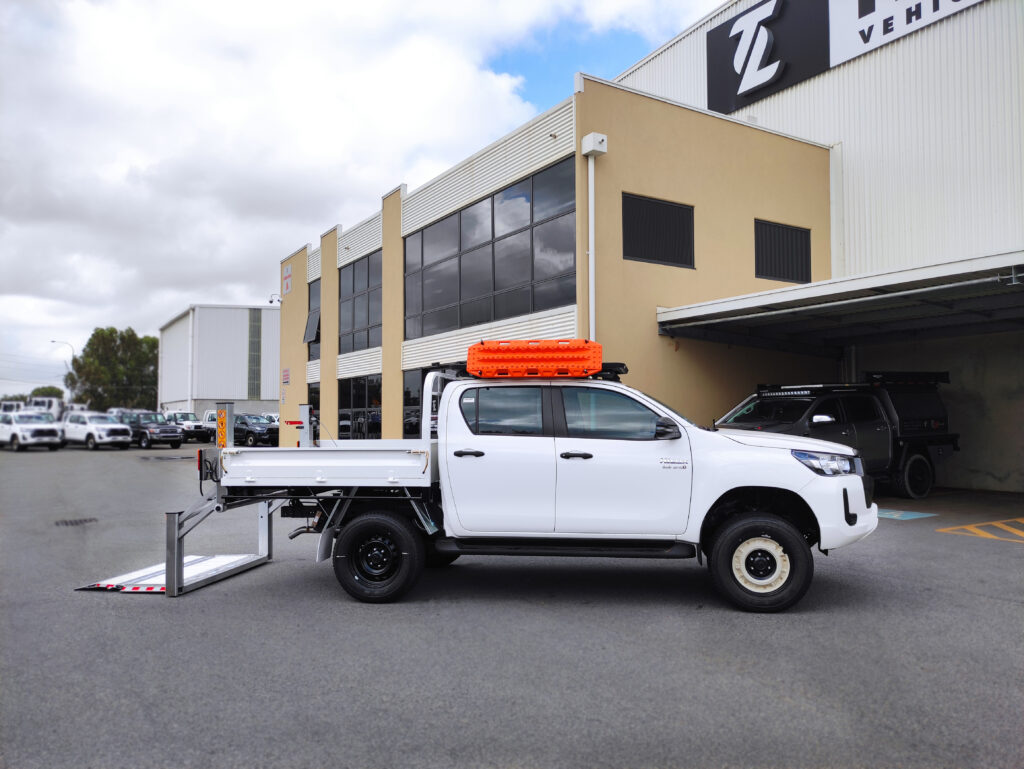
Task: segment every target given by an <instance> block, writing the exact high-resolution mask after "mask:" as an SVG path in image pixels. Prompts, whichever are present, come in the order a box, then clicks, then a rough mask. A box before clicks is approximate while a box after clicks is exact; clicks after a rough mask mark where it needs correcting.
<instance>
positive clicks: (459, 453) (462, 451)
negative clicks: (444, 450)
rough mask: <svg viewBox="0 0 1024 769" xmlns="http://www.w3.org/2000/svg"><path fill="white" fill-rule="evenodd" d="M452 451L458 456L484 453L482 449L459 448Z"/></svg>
mask: <svg viewBox="0 0 1024 769" xmlns="http://www.w3.org/2000/svg"><path fill="white" fill-rule="evenodd" d="M452 453H454V454H455V456H457V457H482V456H483V455H484V453H483V452H482V451H477V450H476V449H459V450H458V451H455V452H452Z"/></svg>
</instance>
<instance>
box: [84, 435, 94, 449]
mask: <svg viewBox="0 0 1024 769" xmlns="http://www.w3.org/2000/svg"><path fill="white" fill-rule="evenodd" d="M85 447H86V448H87V449H89V451H95V450H96V449H97V446H96V438H95V436H94V435H93V434H92V433H89V434H88V435H87V436H85Z"/></svg>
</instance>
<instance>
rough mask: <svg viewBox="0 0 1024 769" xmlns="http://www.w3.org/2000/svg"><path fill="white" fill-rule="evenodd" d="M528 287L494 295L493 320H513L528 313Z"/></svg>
mask: <svg viewBox="0 0 1024 769" xmlns="http://www.w3.org/2000/svg"><path fill="white" fill-rule="evenodd" d="M530 293H531V290H530V287H529V286H523V287H522V288H516V289H513V290H512V291H505V292H504V293H501V294H495V295H494V319H495V320H502V319H504V318H514V317H515V316H516V315H525V314H526V313H528V312H530Z"/></svg>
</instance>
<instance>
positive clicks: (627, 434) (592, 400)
mask: <svg viewBox="0 0 1024 769" xmlns="http://www.w3.org/2000/svg"><path fill="white" fill-rule="evenodd" d="M562 402H563V403H564V404H565V424H566V427H567V428H568V431H569V437H570V438H604V439H606V440H620V441H653V440H654V434H655V427H656V425H657V421H658V416H657V414H655V413H654V412H653V411H651V410H650V409H649V408H647V407H646V406H644V405H643V404H641V403H637V402H636V401H635V400H633V399H632V398H629V397H627V396H625V395H621V394H620V393H616V392H611V391H610V390H598V389H589V388H586V387H565V388H563V389H562Z"/></svg>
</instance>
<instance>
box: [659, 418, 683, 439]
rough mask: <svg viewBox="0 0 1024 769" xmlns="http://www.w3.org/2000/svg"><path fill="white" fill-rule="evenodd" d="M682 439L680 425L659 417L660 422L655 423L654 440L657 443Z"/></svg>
mask: <svg viewBox="0 0 1024 769" xmlns="http://www.w3.org/2000/svg"><path fill="white" fill-rule="evenodd" d="M682 437H683V434H682V433H681V432H679V425H677V424H676V423H675V422H674V421H672V420H671V419H669V418H668V417H658V421H657V422H655V423H654V439H655V440H656V441H673V440H675V439H676V438H682Z"/></svg>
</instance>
